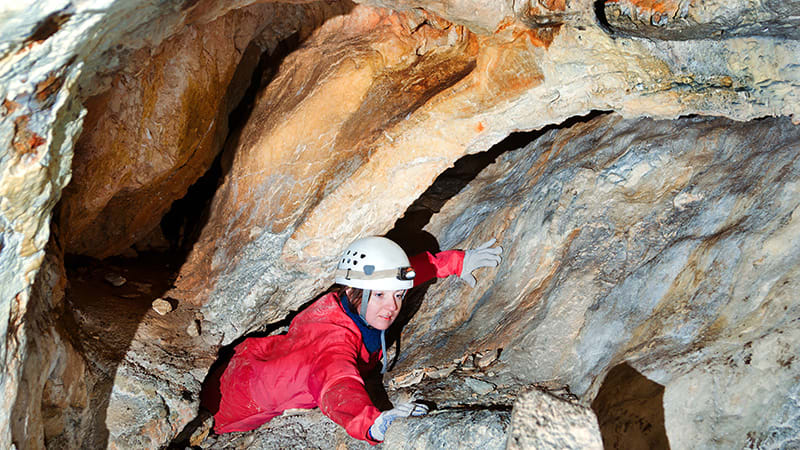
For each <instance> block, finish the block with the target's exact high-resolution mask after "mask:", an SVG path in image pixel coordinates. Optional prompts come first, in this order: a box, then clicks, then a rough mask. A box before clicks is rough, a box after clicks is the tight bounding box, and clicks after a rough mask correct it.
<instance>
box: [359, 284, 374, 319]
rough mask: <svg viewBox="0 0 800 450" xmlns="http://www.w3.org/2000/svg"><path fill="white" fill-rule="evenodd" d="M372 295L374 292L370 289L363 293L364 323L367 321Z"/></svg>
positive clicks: (362, 316) (362, 312)
mask: <svg viewBox="0 0 800 450" xmlns="http://www.w3.org/2000/svg"><path fill="white" fill-rule="evenodd" d="M371 295H372V291H371V290H369V289H363V290H362V291H361V318H362V319H364V322H366V321H367V303H369V297H370V296H371Z"/></svg>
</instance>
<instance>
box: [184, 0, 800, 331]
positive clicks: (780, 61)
mask: <svg viewBox="0 0 800 450" xmlns="http://www.w3.org/2000/svg"><path fill="white" fill-rule="evenodd" d="M552 3H553V4H552V5H551V6H552V8H553V9H547V8H544V7H542V8H540V9H536V10H535V11H534V10H531V11H528V12H527V13H526V14H527V15H525V16H524V20H523V19H522V18H520V19H519V20H516V21H515V20H512V21H511V22H509V23H508V24H506V25H505V26H503V27H500V29H498V30H497V32H495V33H493V34H491V35H489V36H485V35H479V34H475V33H472V32H470V31H468V30H467V29H466V28H464V27H459V26H457V25H455V24H451V23H449V22H446V21H444V20H442V19H441V18H438V17H435V16H433V15H431V14H424V13H420V12H418V11H417V12H409V13H390V12H389V11H385V10H375V9H370V8H366V7H362V6H359V7H356V8H354V9H353V10H352V11H351V12H350V13H349V14H347V15H343V16H340V17H337V18H335V19H332V20H330V21H328V22H327V23H325V24H324V25H322V26H321V27H320V28H319V29H318V30H316V31H315V33H314V34H313V35H312V37H311V38H310V39H309V40H308V41H307V42H306V43H305V44H304V46H303V48H302V49H300V50H299V51H297V52H295V53H293V54H292V55H290V56H289V57H288V58H287V59H286V60H285V61H284V62H283V63H282V65H281V67H280V71H279V73H278V74H277V76H276V78H275V80H274V81H273V82H272V83H271V84H270V85H269V86H267V88H266V89H265V90H264V92H263V93H262V94H261V95H260V96H259V99H258V102H257V104H256V106H255V109H254V112H253V115H252V117H251V119H250V122H249V123H248V124H247V125H246V126H245V128H244V130H243V131H242V133H241V135H240V138H239V139H238V142H237V146H236V147H235V149H234V150H233V156H231V158H232V161H231V166H230V170H229V171H228V172H227V175H226V178H225V181H224V183H223V185H222V186H221V188H220V191H219V192H218V193H217V195H216V197H215V199H214V204H213V206H212V208H211V212H210V217H209V220H208V225H207V226H206V228H205V229H204V231H203V235H202V237H201V239H200V241H199V242H198V243H197V245H195V246H194V249H193V252H192V255H191V257H190V259H189V261H188V262H187V264H186V265H185V267H184V269H183V270H182V274H181V278H180V280H179V282H178V288H179V289H178V290H177V291H176V292H174V295H175V296H176V297H180V298H183V299H186V300H187V301H192V302H195V303H197V304H203V305H204V307H203V313H204V316H205V319H206V321H207V322H208V323H207V324H206V327H205V328H206V330H207V331H208V333H209V334H208V335H207V337H208V338H209V343H211V344H218V343H223V344H227V343H229V342H232V341H233V340H234V339H236V338H237V337H239V336H240V335H241V334H242V333H243V332H246V330H252V329H254V328H257V327H258V326H259V325H261V324H263V323H264V322H271V321H277V320H279V319H280V318H282V317H283V316H284V315H285V314H287V313H288V312H289V311H292V310H294V309H296V308H297V307H298V306H299V305H301V304H303V303H305V302H306V301H307V300H308V299H309V298H310V297H313V293H319V292H321V291H323V290H324V289H325V288H327V287H328V286H329V285H330V283H331V282H332V280H331V279H330V270H329V267H332V264H333V261H334V260H335V258H337V257H338V255H339V254H340V253H341V251H343V249H344V247H345V246H346V245H347V243H348V242H350V241H351V240H352V239H354V238H355V237H357V236H361V235H365V234H381V233H385V232H386V231H388V230H389V229H390V228H391V226H392V224H393V223H394V221H395V220H396V219H397V218H398V217H400V216H401V215H402V214H403V212H404V211H405V210H406V208H407V207H408V206H409V205H410V204H411V203H412V202H413V201H414V199H416V198H417V197H418V196H419V195H420V194H421V193H422V192H424V190H425V189H426V188H427V187H428V186H429V185H430V183H431V182H432V181H433V179H434V178H435V177H436V176H437V175H438V174H439V173H441V172H442V171H443V170H444V169H445V168H447V167H448V166H449V165H451V164H453V163H454V162H455V161H456V159H457V158H459V157H461V156H463V155H465V154H468V153H473V152H477V151H481V150H486V149H488V148H489V147H490V146H491V145H492V144H495V143H496V142H498V141H499V140H500V139H501V138H503V137H505V136H506V135H508V134H509V133H510V132H512V131H516V130H520V129H536V128H540V127H543V126H546V125H548V124H552V123H559V122H561V121H563V120H564V119H566V118H568V117H571V116H576V115H583V114H587V113H589V112H590V111H592V110H598V109H615V110H618V111H620V112H622V113H623V114H624V115H632V116H636V115H642V114H645V115H648V116H655V117H664V118H673V117H676V116H678V115H681V114H689V113H703V114H719V115H728V116H731V117H734V118H737V119H750V118H753V117H756V116H761V115H765V114H791V113H793V112H794V110H795V109H796V104H797V101H796V96H797V93H798V88H797V86H798V73H797V71H795V70H793V69H792V67H793V65H794V64H795V56H796V55H797V54H798V52H799V51H800V47H797V45H796V42H795V41H785V40H779V39H758V40H752V39H745V38H732V39H730V40H727V41H725V42H720V41H710V40H700V41H693V42H692V43H691V45H689V44H686V43H684V42H675V41H658V42H651V41H645V40H641V39H637V38H620V37H612V36H610V35H609V34H608V33H607V32H606V31H605V29H604V28H603V27H601V26H600V25H599V24H598V23H597V22H596V21H595V16H594V11H595V9H594V8H589V7H588V6H587V5H583V6H584V7H585V9H581V5H582V4H580V3H575V4H570V5H571V6H570V7H569V8H566V7H565V6H564V5H561V6H560V7H559V6H558V5H560V3H559V2H552ZM559 8H560V9H559ZM564 8H566V9H564ZM556 13H557V14H556ZM554 14H556V16H557V17H558V18H559V19H558V20H559V21H558V22H557V23H550V22H548V20H554V19H553V17H556V16H554ZM542 24H549V25H548V26H544V25H542ZM756 53H758V54H759V55H768V56H767V58H768V59H769V61H768V62H765V64H763V65H761V64H759V65H752V64H749V63H748V62H747V61H749V60H750V59H751V58H753V57H754V55H755V54H756ZM345 55H346V56H345ZM700 55H702V58H701V57H699V56H700ZM308 61H317V63H316V64H314V65H313V66H310V65H309V62H308ZM319 61H324V62H322V63H319ZM621 66H622V67H624V70H620V67H621ZM423 74H424V76H423ZM753 80H774V81H767V82H760V81H759V82H755V83H753ZM687 86H688V87H687ZM756 98H759V99H769V100H768V101H767V100H763V101H762V100H755V99H756ZM343 218H346V220H343ZM309 293H312V294H309ZM254 311H259V312H260V313H261V315H260V316H257V315H255V314H253V312H254Z"/></svg>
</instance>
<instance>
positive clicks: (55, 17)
mask: <svg viewBox="0 0 800 450" xmlns="http://www.w3.org/2000/svg"><path fill="white" fill-rule="evenodd" d="M70 17H72V15H71V14H69V13H66V12H56V13H53V14H50V15H49V16H47V18H45V19H44V20H43V21H41V22H40V23H39V25H37V26H36V29H35V30H34V31H33V33H32V34H31V37H29V38H28V39H27V41H26V43H28V42H42V41H44V40H46V39H47V38H49V37H50V36H52V35H54V34H56V33H57V32H58V30H60V29H61V25H63V24H64V23H66V22H67V20H69V18H70Z"/></svg>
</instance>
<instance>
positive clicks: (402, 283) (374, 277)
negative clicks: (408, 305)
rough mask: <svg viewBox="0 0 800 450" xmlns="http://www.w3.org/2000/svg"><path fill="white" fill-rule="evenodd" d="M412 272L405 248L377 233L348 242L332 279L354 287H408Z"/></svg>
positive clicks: (383, 289) (412, 279)
mask: <svg viewBox="0 0 800 450" xmlns="http://www.w3.org/2000/svg"><path fill="white" fill-rule="evenodd" d="M415 275H416V274H415V273H414V270H413V269H412V268H411V264H410V263H409V262H408V256H406V252H404V251H403V249H402V248H400V246H399V245H397V244H395V243H394V242H392V241H391V240H389V239H387V238H385V237H379V236H370V237H365V238H361V239H358V240H356V241H355V242H353V243H352V244H350V246H349V247H347V250H345V252H344V255H342V258H341V259H340V260H339V264H338V266H337V267H336V283H338V284H343V285H345V286H350V287H354V288H357V289H367V290H379V291H392V290H401V289H411V288H412V287H413V286H414V276H415Z"/></svg>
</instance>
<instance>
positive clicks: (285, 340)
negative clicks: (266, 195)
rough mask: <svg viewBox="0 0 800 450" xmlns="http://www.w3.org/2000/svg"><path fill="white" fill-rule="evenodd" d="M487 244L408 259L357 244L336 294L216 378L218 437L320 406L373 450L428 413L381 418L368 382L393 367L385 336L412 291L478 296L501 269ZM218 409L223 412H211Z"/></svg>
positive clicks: (407, 406) (420, 407) (339, 273)
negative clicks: (425, 288)
mask: <svg viewBox="0 0 800 450" xmlns="http://www.w3.org/2000/svg"><path fill="white" fill-rule="evenodd" d="M492 245H494V240H491V241H489V242H487V243H485V244H484V245H481V246H480V247H478V248H476V249H473V250H467V251H461V250H449V251H443V252H440V253H437V254H435V255H433V254H431V253H427V252H426V253H422V254H420V255H416V256H414V257H412V258H410V259H409V258H408V257H407V256H406V254H405V252H404V251H403V250H402V249H401V248H400V246H399V245H397V244H396V243H394V242H393V241H391V240H389V239H387V238H384V237H378V236H371V237H366V238H362V239H358V240H356V241H355V242H353V243H352V244H350V246H349V247H348V248H347V249H346V251H345V253H344V255H343V256H342V257H341V258H340V260H339V261H338V264H337V269H336V273H335V280H336V283H337V284H336V285H335V286H334V288H333V289H332V290H331V291H330V292H329V293H328V294H326V295H324V296H322V297H321V298H319V299H318V300H317V301H315V302H314V303H313V304H312V305H311V306H309V307H308V308H307V309H305V310H303V311H302V312H300V313H299V314H298V315H297V316H296V317H295V318H294V319H293V320H292V322H291V324H290V326H289V330H288V332H287V333H286V334H283V335H277V336H268V337H260V338H258V337H251V338H247V339H245V340H244V341H243V342H242V343H240V344H239V345H238V346H236V348H235V353H234V356H233V357H232V358H231V359H230V361H229V362H228V365H227V366H226V367H225V368H224V370H223V371H222V373H221V377H220V378H219V394H220V395H221V397H220V398H219V402H218V407H215V408H210V409H211V410H212V412H213V411H216V413H215V414H214V431H215V432H216V433H219V434H221V433H228V432H233V431H249V430H253V429H256V428H258V427H259V426H261V425H262V424H264V423H266V422H268V421H269V420H271V419H272V418H274V417H276V416H278V415H280V414H282V413H283V411H285V410H287V409H293V408H308V409H310V408H314V407H317V406H319V408H320V409H321V411H322V412H323V414H325V415H326V416H328V417H329V418H330V419H332V420H333V421H334V422H336V423H337V424H339V425H341V426H342V427H344V428H345V430H346V431H347V433H348V434H349V435H350V436H352V437H354V438H356V439H361V440H365V441H368V442H370V443H372V444H377V443H379V442H381V441H383V438H384V435H385V433H386V431H387V429H388V428H389V425H391V423H392V422H393V421H394V420H395V419H397V418H399V417H408V416H419V415H424V414H426V413H427V411H428V408H427V406H426V405H425V404H424V403H420V402H409V403H403V404H400V405H397V406H395V407H394V408H392V409H390V410H387V411H383V412H381V411H380V410H378V408H377V407H375V405H374V404H373V403H372V401H371V400H370V398H369V395H368V394H367V391H366V389H365V386H364V381H363V379H364V378H363V376H362V374H366V373H368V372H369V371H370V370H375V369H377V366H378V363H379V360H382V372H385V371H386V368H387V356H386V340H385V337H384V333H385V331H386V329H388V328H389V327H390V326H391V325H392V323H394V321H395V319H397V317H398V314H399V312H400V308H401V306H402V303H403V298H404V297H405V294H406V292H407V291H408V289H410V288H411V287H413V286H416V285H420V284H422V283H424V282H426V281H428V280H430V279H432V278H434V277H438V278H444V277H447V276H450V275H458V276H460V277H461V279H462V280H464V281H465V282H466V283H468V284H469V285H470V286H472V287H474V286H475V284H476V280H475V278H474V276H473V275H472V271H473V270H475V269H477V268H480V267H494V266H497V265H498V264H499V262H500V253H501V251H502V249H501V248H500V247H492ZM215 406H217V405H215Z"/></svg>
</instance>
